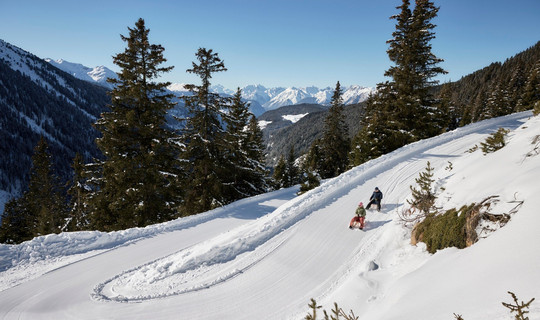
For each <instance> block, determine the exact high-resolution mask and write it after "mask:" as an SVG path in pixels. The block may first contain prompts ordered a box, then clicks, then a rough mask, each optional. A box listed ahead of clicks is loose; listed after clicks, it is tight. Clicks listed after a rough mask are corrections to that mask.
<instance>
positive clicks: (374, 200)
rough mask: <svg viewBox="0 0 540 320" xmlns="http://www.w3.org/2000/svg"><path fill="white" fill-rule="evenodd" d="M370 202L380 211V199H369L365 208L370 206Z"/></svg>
mask: <svg viewBox="0 0 540 320" xmlns="http://www.w3.org/2000/svg"><path fill="white" fill-rule="evenodd" d="M372 204H376V205H377V210H378V211H381V200H377V199H373V200H371V201H370V202H369V203H368V205H367V206H366V209H369V208H370V207H371V205H372Z"/></svg>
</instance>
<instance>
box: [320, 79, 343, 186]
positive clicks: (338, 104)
mask: <svg viewBox="0 0 540 320" xmlns="http://www.w3.org/2000/svg"><path fill="white" fill-rule="evenodd" d="M341 94H342V92H341V86H340V84H339V81H338V82H337V84H336V89H335V90H334V94H333V95H332V99H331V102H330V109H329V110H328V115H327V117H326V119H325V121H324V132H323V137H322V139H321V142H320V151H321V163H320V165H319V166H318V168H317V169H318V170H317V171H318V172H319V174H320V175H321V177H322V178H332V177H335V176H337V175H339V174H341V173H342V172H344V171H345V169H346V168H347V165H348V162H349V161H348V153H349V148H350V140H349V138H348V137H349V132H348V131H349V129H348V126H347V123H346V122H345V118H344V115H343V107H344V106H343V99H342V97H341Z"/></svg>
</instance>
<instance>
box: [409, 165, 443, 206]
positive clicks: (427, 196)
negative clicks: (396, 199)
mask: <svg viewBox="0 0 540 320" xmlns="http://www.w3.org/2000/svg"><path fill="white" fill-rule="evenodd" d="M415 181H416V184H417V185H418V187H413V186H410V189H411V193H412V199H411V200H407V203H409V205H410V206H411V208H412V209H413V210H418V211H420V212H421V213H422V214H423V215H428V214H429V213H432V212H434V211H435V200H436V199H437V197H436V196H435V193H434V192H433V190H432V184H433V182H434V181H435V180H433V167H432V166H431V164H430V163H429V161H428V162H427V165H426V169H425V171H423V172H420V174H419V176H418V178H416V179H415Z"/></svg>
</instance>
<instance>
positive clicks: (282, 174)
mask: <svg viewBox="0 0 540 320" xmlns="http://www.w3.org/2000/svg"><path fill="white" fill-rule="evenodd" d="M286 166H287V164H286V163H285V157H284V156H283V155H281V156H280V157H279V160H278V162H277V164H276V166H275V167H274V174H273V175H272V179H273V180H274V188H275V189H281V188H286V187H287V180H288V179H287V168H286Z"/></svg>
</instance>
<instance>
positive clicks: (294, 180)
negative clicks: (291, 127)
mask: <svg viewBox="0 0 540 320" xmlns="http://www.w3.org/2000/svg"><path fill="white" fill-rule="evenodd" d="M295 162H296V157H295V152H294V146H291V148H290V149H289V155H288V156H287V161H286V162H285V172H286V183H285V185H286V187H292V186H294V185H295V184H298V183H300V170H299V169H298V166H296V163H295Z"/></svg>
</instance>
